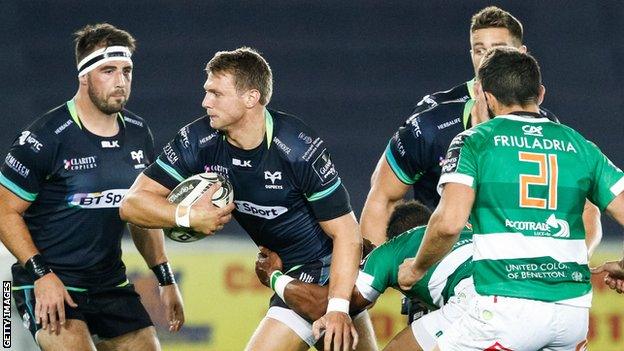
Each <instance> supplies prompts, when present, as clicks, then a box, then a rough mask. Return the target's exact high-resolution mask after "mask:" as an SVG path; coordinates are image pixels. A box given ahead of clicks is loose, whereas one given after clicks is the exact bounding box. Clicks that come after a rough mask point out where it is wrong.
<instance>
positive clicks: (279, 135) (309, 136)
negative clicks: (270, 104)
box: [267, 110, 325, 162]
mask: <svg viewBox="0 0 624 351" xmlns="http://www.w3.org/2000/svg"><path fill="white" fill-rule="evenodd" d="M267 112H268V113H269V114H270V118H269V119H268V123H269V124H270V125H268V126H267V128H272V139H271V145H272V147H275V149H276V150H279V152H280V153H281V155H282V156H283V157H285V158H287V159H288V160H290V161H292V162H295V161H309V159H306V158H307V157H306V156H307V155H309V156H312V155H313V154H314V153H315V151H316V150H318V149H321V150H322V149H324V148H325V142H324V141H323V139H321V137H319V136H318V134H317V133H316V132H315V131H314V130H313V129H312V128H310V127H309V126H308V125H307V124H306V123H305V122H303V121H302V120H301V119H300V118H298V117H296V116H294V115H291V114H288V113H285V112H282V111H277V110H267Z"/></svg>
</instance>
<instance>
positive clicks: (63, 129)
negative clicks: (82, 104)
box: [18, 104, 76, 143]
mask: <svg viewBox="0 0 624 351" xmlns="http://www.w3.org/2000/svg"><path fill="white" fill-rule="evenodd" d="M75 123H76V122H75V121H74V119H73V118H72V116H71V114H70V112H69V109H68V108H67V105H66V104H63V105H60V106H57V107H55V108H53V109H51V110H49V111H47V112H46V113H44V114H43V115H41V116H39V117H38V118H36V119H35V120H34V121H33V122H31V123H30V124H29V125H28V126H26V127H25V128H24V129H23V130H22V131H21V132H20V135H19V136H18V140H20V142H23V140H26V139H30V140H35V139H45V140H46V141H47V142H48V143H49V142H58V141H59V140H61V138H59V135H62V134H64V133H67V132H68V131H69V130H71V128H70V126H72V125H73V124H75Z"/></svg>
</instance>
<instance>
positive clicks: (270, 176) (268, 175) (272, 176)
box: [264, 171, 284, 189]
mask: <svg viewBox="0 0 624 351" xmlns="http://www.w3.org/2000/svg"><path fill="white" fill-rule="evenodd" d="M264 179H265V180H270V181H271V184H264V187H265V188H267V189H283V188H284V186H283V185H280V184H275V182H276V181H278V180H282V172H280V171H275V172H271V171H264Z"/></svg>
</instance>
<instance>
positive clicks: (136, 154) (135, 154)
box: [130, 150, 145, 169]
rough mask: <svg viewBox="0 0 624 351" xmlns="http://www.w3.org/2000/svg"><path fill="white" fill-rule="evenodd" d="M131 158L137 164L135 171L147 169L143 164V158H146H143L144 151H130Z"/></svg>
mask: <svg viewBox="0 0 624 351" xmlns="http://www.w3.org/2000/svg"><path fill="white" fill-rule="evenodd" d="M130 157H132V159H133V160H135V161H136V163H137V164H136V165H134V168H135V169H138V168H145V164H143V163H142V161H143V158H145V156H143V150H137V151H130Z"/></svg>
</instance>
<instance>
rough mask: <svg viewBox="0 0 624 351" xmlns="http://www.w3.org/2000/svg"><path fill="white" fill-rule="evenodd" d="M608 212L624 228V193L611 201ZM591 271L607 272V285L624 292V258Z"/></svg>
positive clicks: (596, 272) (597, 272)
mask: <svg viewBox="0 0 624 351" xmlns="http://www.w3.org/2000/svg"><path fill="white" fill-rule="evenodd" d="M606 212H607V214H609V215H610V216H611V217H613V219H615V220H616V221H617V222H618V223H619V224H620V225H621V226H623V227H624V192H621V193H620V194H619V195H618V196H616V197H615V199H613V201H611V203H610V204H609V205H608V206H607V208H606ZM591 271H592V273H594V274H600V273H603V272H607V273H608V275H607V276H606V277H605V283H606V284H607V285H608V286H609V287H610V288H611V289H614V290H616V291H617V292H618V293H622V292H623V291H624V257H623V258H622V259H620V260H619V261H610V262H605V263H603V264H601V265H600V266H598V267H595V268H592V269H591Z"/></svg>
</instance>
